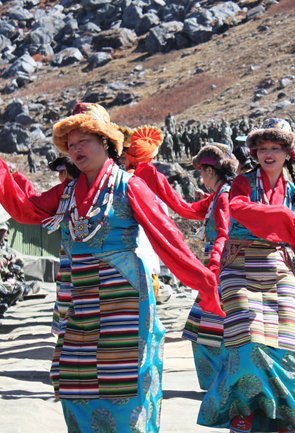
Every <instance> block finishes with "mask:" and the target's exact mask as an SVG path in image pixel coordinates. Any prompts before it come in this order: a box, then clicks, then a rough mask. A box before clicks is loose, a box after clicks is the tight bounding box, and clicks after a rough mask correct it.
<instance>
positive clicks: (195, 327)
mask: <svg viewBox="0 0 295 433" xmlns="http://www.w3.org/2000/svg"><path fill="white" fill-rule="evenodd" d="M192 162H193V166H194V168H195V169H196V170H198V171H199V172H200V175H201V178H202V181H203V184H204V186H205V187H206V189H207V190H208V191H209V192H210V194H209V195H207V196H206V197H205V198H204V199H202V200H200V201H198V202H197V203H194V204H193V209H194V211H195V212H196V215H197V217H198V219H199V220H200V221H202V222H203V224H202V226H201V227H200V228H199V229H198V232H197V238H198V240H199V241H202V242H203V243H204V264H205V265H206V266H208V268H209V269H210V270H211V271H212V272H214V274H215V276H216V281H217V282H218V278H219V271H220V257H221V254H222V251H223V247H224V244H225V242H226V240H227V239H228V228H229V222H230V216H229V190H230V184H231V182H232V180H233V179H234V177H235V174H236V168H237V160H236V159H235V157H234V156H230V155H229V154H228V152H227V146H226V145H224V144H220V143H215V144H212V145H206V146H205V147H203V148H202V149H201V150H200V151H199V153H198V154H197V155H196V156H194V157H193V160H192ZM182 336H183V338H185V339H188V340H190V341H191V342H192V349H193V355H194V361H195V367H196V372H197V376H198V381H199V384H200V387H201V389H204V390H207V389H209V387H210V385H211V383H212V382H213V380H214V377H215V375H216V372H217V371H218V370H219V367H220V364H222V362H223V360H224V358H225V357H226V350H225V348H224V345H223V319H222V318H221V317H218V316H216V315H212V314H208V313H204V312H203V311H202V309H201V308H200V306H199V300H198V297H197V299H196V300H195V303H194V305H193V307H192V309H191V311H190V313H189V316H188V319H187V322H186V324H185V327H184V331H183V335H182Z"/></svg>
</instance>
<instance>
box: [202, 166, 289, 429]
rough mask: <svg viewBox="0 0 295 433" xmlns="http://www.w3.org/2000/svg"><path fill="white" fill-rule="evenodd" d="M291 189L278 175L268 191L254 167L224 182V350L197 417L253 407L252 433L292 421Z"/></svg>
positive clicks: (219, 419) (208, 418) (223, 421)
mask: <svg viewBox="0 0 295 433" xmlns="http://www.w3.org/2000/svg"><path fill="white" fill-rule="evenodd" d="M294 190H295V189H294V184H293V183H292V182H290V181H287V180H285V179H284V176H283V175H281V177H280V178H279V180H278V182H277V185H276V187H275V188H274V190H272V188H271V187H270V185H269V182H268V178H267V176H266V175H265V173H264V172H263V171H262V169H259V168H258V169H255V170H254V171H252V172H249V173H247V174H244V175H241V176H238V177H237V178H236V179H235V180H234V182H233V184H232V190H231V200H230V208H231V211H232V216H233V217H234V218H233V219H232V221H231V227H230V231H229V240H228V241H227V242H226V245H225V248H224V252H223V256H222V259H221V262H222V264H221V269H222V270H221V273H220V284H221V291H222V303H223V308H224V310H225V312H226V314H227V316H226V318H225V319H224V343H225V347H226V348H227V352H228V356H227V358H226V362H225V363H223V365H221V366H220V369H219V372H218V374H217V375H216V378H215V380H214V382H213V383H212V385H211V387H210V388H209V390H208V392H207V394H206V395H205V397H204V399H203V401H202V404H201V408H200V411H199V417H198V424H202V425H206V426H211V427H218V428H228V427H229V425H230V420H231V419H233V418H234V417H235V416H240V415H242V416H248V415H250V414H254V419H253V425H252V430H251V431H253V432H257V431H259V432H273V431H278V430H294V428H295V392H294V390H295V320H294V318H295V277H294V252H293V251H292V249H291V248H290V245H293V248H294V214H293V211H294V204H293V201H294Z"/></svg>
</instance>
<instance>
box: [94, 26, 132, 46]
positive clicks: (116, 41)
mask: <svg viewBox="0 0 295 433" xmlns="http://www.w3.org/2000/svg"><path fill="white" fill-rule="evenodd" d="M136 41H137V36H136V34H135V32H134V31H132V30H130V29H125V28H118V29H111V30H105V31H102V32H100V33H99V34H98V35H95V36H94V37H93V48H94V50H95V51H100V50H101V49H102V48H105V47H111V48H114V49H118V48H122V49H126V48H131V47H133V46H134V45H135V43H136Z"/></svg>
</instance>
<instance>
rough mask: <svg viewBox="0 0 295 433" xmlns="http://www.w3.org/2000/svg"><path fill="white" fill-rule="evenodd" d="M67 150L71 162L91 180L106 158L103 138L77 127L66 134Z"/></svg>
mask: <svg viewBox="0 0 295 433" xmlns="http://www.w3.org/2000/svg"><path fill="white" fill-rule="evenodd" d="M68 152H69V157H70V158H71V160H72V162H73V163H74V164H75V165H76V166H77V167H78V168H79V170H81V171H82V172H83V173H85V174H86V176H87V178H88V180H91V181H92V180H94V179H93V178H95V177H96V175H97V174H98V172H99V170H100V169H101V167H102V166H103V165H104V163H105V161H106V160H107V159H108V153H107V148H106V146H105V145H104V144H103V138H102V137H99V136H97V135H94V134H87V133H84V132H82V131H80V130H79V129H74V130H73V131H71V132H70V133H69V134H68Z"/></svg>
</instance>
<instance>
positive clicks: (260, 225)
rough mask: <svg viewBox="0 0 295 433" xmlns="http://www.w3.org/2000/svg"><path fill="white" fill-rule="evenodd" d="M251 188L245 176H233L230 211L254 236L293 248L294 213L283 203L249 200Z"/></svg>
mask: <svg viewBox="0 0 295 433" xmlns="http://www.w3.org/2000/svg"><path fill="white" fill-rule="evenodd" d="M250 197H251V188H250V184H249V182H248V180H247V179H246V178H245V176H243V175H241V176H238V177H236V178H235V180H234V181H233V183H232V187H231V191H230V212H231V215H232V217H233V218H235V219H236V220H237V221H238V222H239V223H241V224H242V225H243V226H245V227H247V229H248V230H250V231H251V233H253V234H254V235H255V236H258V237H260V238H263V239H266V240H268V241H270V242H286V243H289V244H290V245H291V246H292V248H293V249H294V248H295V236H294V235H295V226H294V214H293V212H292V211H291V210H290V209H288V208H287V207H286V206H283V205H266V204H261V203H254V202H252V201H251V198H250Z"/></svg>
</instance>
